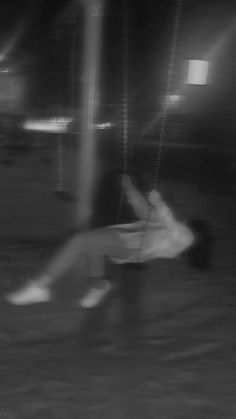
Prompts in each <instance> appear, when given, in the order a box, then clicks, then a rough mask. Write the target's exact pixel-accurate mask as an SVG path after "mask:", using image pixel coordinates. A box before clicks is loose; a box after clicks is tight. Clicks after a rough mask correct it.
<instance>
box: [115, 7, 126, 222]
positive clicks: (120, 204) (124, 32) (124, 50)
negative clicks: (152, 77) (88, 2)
mask: <svg viewBox="0 0 236 419" xmlns="http://www.w3.org/2000/svg"><path fill="white" fill-rule="evenodd" d="M127 1H128V0H124V15H123V34H122V35H123V36H122V40H123V94H122V140H123V174H125V175H126V174H127V173H128V138H129V92H128V88H129V80H128V78H129V74H128V56H129V40H128V3H127ZM124 198H125V190H124V189H122V192H121V196H120V202H119V208H118V215H117V224H118V223H119V221H120V217H121V211H122V206H123V202H124Z"/></svg>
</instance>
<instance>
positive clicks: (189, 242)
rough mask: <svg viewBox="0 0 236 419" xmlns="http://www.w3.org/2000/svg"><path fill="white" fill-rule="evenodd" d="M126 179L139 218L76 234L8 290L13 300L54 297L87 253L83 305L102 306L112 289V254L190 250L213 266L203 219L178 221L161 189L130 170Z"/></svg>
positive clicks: (125, 256) (121, 259)
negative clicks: (59, 283)
mask: <svg viewBox="0 0 236 419" xmlns="http://www.w3.org/2000/svg"><path fill="white" fill-rule="evenodd" d="M137 178H138V176H137V177H136V181H137ZM121 183H122V187H123V189H124V193H125V196H126V200H127V202H128V204H129V205H130V206H131V207H132V209H133V212H134V215H135V216H136V219H137V220H136V221H134V222H133V223H128V224H118V225H112V226H108V227H103V228H99V229H95V230H91V231H88V232H86V233H81V234H80V233H78V234H76V235H75V236H74V237H73V238H71V240H70V241H69V242H68V243H67V244H66V245H65V246H64V248H63V249H62V250H61V251H60V252H59V253H58V255H57V256H56V257H55V258H54V259H53V260H52V261H51V263H49V264H48V265H47V266H46V268H45V271H44V272H42V273H41V274H40V275H38V276H37V277H35V278H34V279H32V280H30V281H29V282H27V284H26V285H25V286H24V287H23V288H21V289H19V290H17V291H14V292H12V293H10V294H8V295H7V296H6V299H7V301H8V302H9V303H11V304H13V305H22V306H23V305H29V304H35V303H43V302H49V301H50V300H51V290H50V286H51V285H52V283H53V282H54V281H56V280H58V279H60V277H62V276H63V275H64V274H65V273H67V271H69V269H70V268H71V267H72V266H73V265H74V264H75V263H76V262H78V259H79V258H80V257H81V256H84V255H86V256H87V258H88V278H90V281H91V287H90V289H89V290H88V292H87V293H86V295H85V296H84V297H83V298H82V299H81V301H80V302H79V305H80V307H82V308H87V309H89V308H93V307H96V306H98V305H99V304H100V303H101V302H102V301H103V300H104V298H105V297H106V296H107V294H108V293H109V291H110V290H111V283H110V281H109V279H108V278H107V277H106V273H105V258H107V257H108V258H109V259H110V260H111V261H112V262H113V263H115V264H125V263H143V262H147V261H150V260H153V259H157V258H170V259H172V258H176V257H178V256H179V255H181V254H183V253H186V255H187V256H188V260H189V261H190V263H191V264H192V265H193V266H195V267H199V268H202V269H204V268H207V267H209V266H208V265H209V260H207V257H208V254H207V252H205V251H204V248H205V247H206V245H205V236H206V231H204V228H202V224H201V222H200V221H195V222H192V225H191V223H190V224H189V225H187V224H184V223H182V222H179V221H178V220H177V219H176V217H175V216H174V214H173V212H172V211H171V209H170V208H169V207H168V206H167V204H166V203H165V202H164V201H163V199H162V197H161V195H160V193H159V192H158V191H157V190H150V189H149V188H147V187H146V186H145V188H143V191H141V188H139V189H137V187H136V186H135V184H134V180H133V179H131V178H130V177H129V176H127V175H123V176H122V179H121ZM141 184H143V182H141ZM148 189H149V191H148ZM199 255H200V256H199Z"/></svg>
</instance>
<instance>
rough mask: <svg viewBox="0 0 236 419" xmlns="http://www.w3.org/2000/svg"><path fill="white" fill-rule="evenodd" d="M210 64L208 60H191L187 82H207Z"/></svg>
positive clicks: (200, 83) (199, 83) (201, 83)
mask: <svg viewBox="0 0 236 419" xmlns="http://www.w3.org/2000/svg"><path fill="white" fill-rule="evenodd" d="M208 65H209V62H208V61H203V60H189V66H188V80H187V83H188V84H197V85H205V84H207V76H208Z"/></svg>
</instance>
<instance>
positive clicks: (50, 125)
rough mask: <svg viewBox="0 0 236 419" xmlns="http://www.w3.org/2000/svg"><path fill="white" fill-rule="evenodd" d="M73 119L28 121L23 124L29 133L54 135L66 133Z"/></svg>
mask: <svg viewBox="0 0 236 419" xmlns="http://www.w3.org/2000/svg"><path fill="white" fill-rule="evenodd" d="M71 121H72V119H71V118H52V119H45V120H33V119H31V120H28V121H25V122H24V123H23V128H24V129H25V130H27V131H40V132H52V133H65V132H67V129H68V124H69V123H70V122H71Z"/></svg>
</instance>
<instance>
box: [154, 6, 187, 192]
mask: <svg viewBox="0 0 236 419" xmlns="http://www.w3.org/2000/svg"><path fill="white" fill-rule="evenodd" d="M182 3H183V0H177V4H176V9H175V17H174V28H173V35H172V42H171V51H170V55H169V64H168V71H167V80H166V91H165V101H164V106H163V109H162V112H161V131H160V139H159V145H158V150H157V153H156V157H155V161H154V189H156V188H157V183H158V179H159V171H160V165H161V157H162V151H163V144H164V140H165V135H166V125H167V118H168V97H169V95H170V92H171V88H172V82H173V73H174V66H175V61H176V51H177V42H178V37H179V31H180V21H181V14H182Z"/></svg>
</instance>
